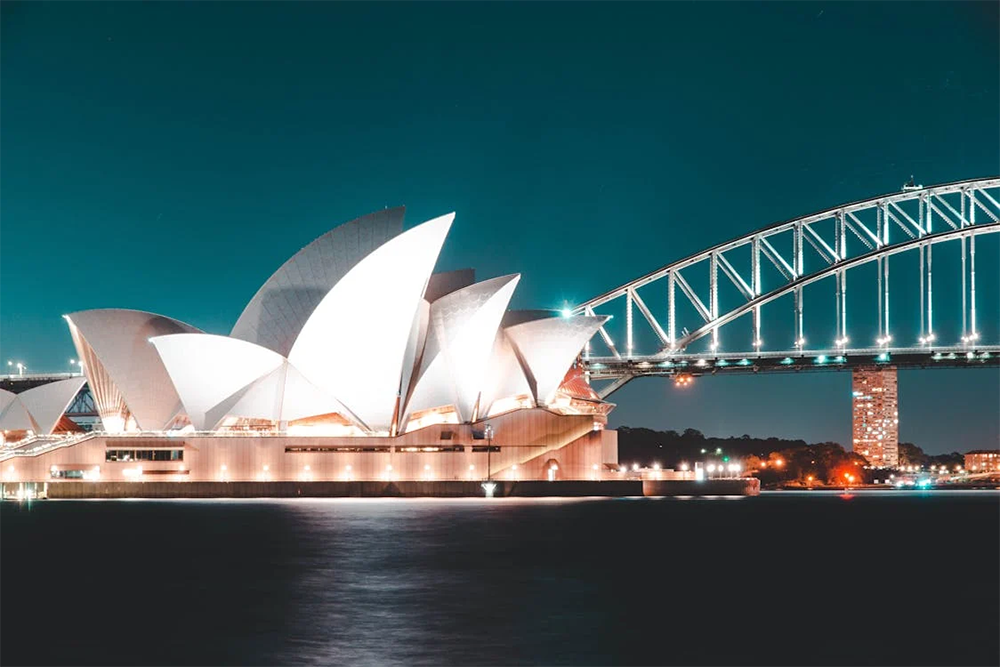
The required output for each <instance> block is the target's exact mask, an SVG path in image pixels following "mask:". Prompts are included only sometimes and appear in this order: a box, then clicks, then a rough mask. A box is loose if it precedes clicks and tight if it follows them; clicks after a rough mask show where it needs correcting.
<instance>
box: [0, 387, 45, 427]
mask: <svg viewBox="0 0 1000 667" xmlns="http://www.w3.org/2000/svg"><path fill="white" fill-rule="evenodd" d="M0 431H35V432H36V433H38V432H40V431H39V428H38V424H36V423H35V421H34V420H33V419H32V418H31V415H30V414H29V413H28V410H27V408H25V407H24V404H23V403H21V401H19V400H18V399H17V394H15V393H14V392H12V391H7V390H6V389H0Z"/></svg>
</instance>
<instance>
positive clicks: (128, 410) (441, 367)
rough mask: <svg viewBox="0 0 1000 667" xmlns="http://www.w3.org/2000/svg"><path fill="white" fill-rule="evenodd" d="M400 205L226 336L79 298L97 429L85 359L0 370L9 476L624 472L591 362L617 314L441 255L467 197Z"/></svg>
mask: <svg viewBox="0 0 1000 667" xmlns="http://www.w3.org/2000/svg"><path fill="white" fill-rule="evenodd" d="M403 212H404V211H403V209H402V208H395V209H386V210H384V211H378V212H376V213H373V214H370V215H367V216H363V217H361V218H358V219H356V220H353V221H351V222H348V223H346V224H343V225H340V226H339V227H336V228H334V229H333V230H331V231H329V232H327V233H326V234H324V235H322V236H320V237H319V238H317V239H316V240H314V241H313V242H312V243H310V244H309V245H307V246H306V247H304V248H303V249H302V250H300V251H299V252H298V253H296V254H295V255H294V256H293V257H291V258H290V259H289V260H288V261H287V262H285V263H284V264H283V265H282V266H281V267H280V268H279V269H278V270H277V271H276V272H275V273H274V274H273V275H272V276H271V277H270V278H269V279H268V280H267V282H265V283H264V285H263V286H262V287H261V288H260V290H258V292H257V293H256V295H254V297H253V298H252V299H251V300H250V302H249V304H248V305H247V306H246V308H245V309H244V311H243V313H242V314H241V315H240V317H239V320H238V321H237V323H236V325H235V326H234V327H233V330H232V332H231V333H230V335H228V336H221V335H210V334H207V333H204V332H202V331H200V330H198V329H197V328H195V327H193V326H191V325H189V324H185V323H184V322H180V321H177V320H174V319H171V318H169V317H165V316H162V315H156V314H153V313H148V312H143V311H136V310H123V309H100V310H88V311H82V312H77V313H72V314H70V315H66V316H65V319H66V323H67V324H68V326H69V330H70V334H71V336H72V339H73V343H74V345H75V347H76V351H77V355H78V358H79V359H80V360H81V361H82V367H83V371H84V373H85V375H86V382H87V383H88V385H89V389H90V392H91V395H92V396H93V399H94V405H95V410H96V412H97V413H98V415H99V417H100V429H97V430H95V431H94V432H92V433H84V434H80V433H73V434H65V433H61V431H64V430H65V428H63V427H65V426H66V425H67V422H68V420H66V419H63V417H64V413H65V411H66V408H67V406H68V404H69V403H70V401H71V400H72V398H73V396H74V395H75V394H76V392H77V391H78V390H79V389H80V387H81V386H82V384H83V378H72V379H69V380H63V381H58V382H54V383H52V384H47V385H44V386H42V387H39V388H36V389H31V390H29V391H25V392H23V393H22V394H20V395H17V396H15V395H14V394H12V393H11V392H7V391H3V390H0V431H3V439H4V443H5V444H4V446H3V447H2V449H0V473H2V479H3V482H5V483H25V482H34V483H38V482H44V483H49V482H67V483H76V482H82V481H101V482H123V481H158V482H188V481H233V482H236V481H366V480H379V481H403V480H426V481H430V480H442V481H443V480H466V481H469V480H478V479H484V478H487V477H490V478H496V479H509V480H529V479H538V480H546V479H547V480H556V479H560V480H565V479H581V480H592V479H599V478H601V477H603V476H604V475H605V473H608V474H610V473H611V472H612V471H613V472H614V473H617V472H618V466H617V463H618V448H617V433H615V432H614V431H607V430H605V425H606V424H607V415H608V413H609V412H610V411H611V410H612V408H613V407H614V405H613V404H611V403H607V402H605V401H603V400H601V398H600V397H599V396H598V395H597V393H595V392H594V391H593V389H591V387H590V385H589V383H588V382H587V379H586V378H585V377H584V375H583V373H582V371H581V370H580V369H579V368H577V359H578V356H579V354H580V352H581V350H582V349H583V347H584V345H585V344H586V343H587V341H588V340H590V338H591V337H592V336H593V335H594V334H595V333H596V332H597V331H598V329H599V328H600V327H601V326H602V325H603V324H604V323H605V321H606V320H607V319H608V318H607V317H604V316H593V315H589V316H588V315H578V316H564V315H560V314H557V313H554V312H552V311H511V310H508V304H509V303H510V299H511V297H512V296H513V293H514V289H515V287H516V286H517V283H518V281H519V279H520V276H519V275H510V276H501V277H498V278H492V279H489V280H485V281H482V282H475V276H474V273H473V271H472V270H471V269H465V270H460V271H452V272H447V273H434V267H435V264H436V263H437V259H438V254H439V252H440V250H441V247H442V245H443V243H444V241H445V238H446V236H447V234H448V232H449V230H450V228H451V224H452V221H453V219H454V214H453V213H452V214H448V215H444V216H441V217H439V218H435V219H433V220H430V221H428V222H425V223H423V224H420V225H417V226H416V227H413V228H411V229H408V230H406V231H404V230H403ZM60 425H61V426H60ZM70 426H72V424H70Z"/></svg>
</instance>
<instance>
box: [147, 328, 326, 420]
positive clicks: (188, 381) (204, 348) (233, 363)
mask: <svg viewBox="0 0 1000 667" xmlns="http://www.w3.org/2000/svg"><path fill="white" fill-rule="evenodd" d="M151 342H152V344H153V345H154V346H155V347H156V350H157V352H159V354H160V357H161V358H162V359H163V363H164V364H165V366H166V368H167V370H168V371H169V372H170V377H171V379H172V380H173V383H174V387H176V389H177V393H178V394H179V396H180V398H181V402H182V403H183V405H184V411H185V412H186V413H187V415H188V418H189V419H190V420H191V424H192V425H193V426H194V427H195V429H197V430H199V431H201V430H211V429H214V428H215V427H217V426H218V425H219V424H220V423H221V422H222V421H223V419H225V418H226V417H227V416H240V417H249V418H254V419H267V420H271V421H283V420H284V421H288V420H293V419H299V418H301V417H307V416H312V415H316V414H326V413H330V412H343V407H342V406H341V405H340V403H338V402H337V401H336V400H335V399H334V398H333V397H331V396H327V395H324V394H323V393H322V392H321V391H320V390H319V389H317V388H316V387H314V386H312V385H311V384H310V383H309V382H308V381H307V380H305V379H304V378H303V377H302V376H301V374H300V373H299V372H298V371H297V370H296V369H295V368H294V367H292V366H291V365H290V364H289V363H288V361H287V360H286V359H285V358H284V357H283V356H281V355H280V354H278V353H277V352H274V351H272V350H269V349H267V348H265V347H262V346H260V345H255V344H253V343H248V342H246V341H242V340H238V339H236V338H229V337H227V336H215V335H211V334H176V335H171V336H159V337H156V338H153V339H152V340H151Z"/></svg>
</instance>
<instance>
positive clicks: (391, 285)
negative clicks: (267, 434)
mask: <svg viewBox="0 0 1000 667" xmlns="http://www.w3.org/2000/svg"><path fill="white" fill-rule="evenodd" d="M454 218H455V214H454V213H449V214H448V215H444V216H441V217H439V218H435V219H433V220H430V221H428V222H425V223H423V224H421V225H418V226H417V227H414V228H413V229H410V230H407V231H405V232H403V233H402V234H400V235H399V236H397V237H395V238H394V239H392V240H390V241H388V242H386V243H385V244H384V245H382V246H381V247H379V248H377V249H376V250H374V251H372V252H371V253H370V254H369V255H368V256H367V257H365V258H364V259H363V260H361V261H360V262H358V264H357V265H356V266H354V268H352V269H351V270H350V271H348V272H347V274H346V275H345V276H344V277H343V278H341V279H340V281H339V282H338V283H337V284H336V285H334V286H333V288H332V289H331V290H330V292H329V293H328V294H327V295H326V296H325V297H323V300H322V301H320V303H319V305H318V306H316V309H315V310H314V311H313V313H312V315H311V316H310V317H309V319H308V320H307V321H306V323H305V325H304V326H303V327H302V331H301V332H300V333H299V336H298V339H297V340H296V341H295V344H294V345H293V346H292V349H291V352H290V353H289V355H288V359H289V361H290V362H291V363H292V364H293V365H294V366H295V367H296V368H298V369H299V370H300V371H302V373H303V375H305V376H306V377H307V378H308V379H309V380H310V381H312V383H313V384H315V385H316V386H317V387H319V388H321V389H323V390H325V391H326V392H327V393H329V394H331V395H333V396H335V397H337V398H338V399H339V400H340V401H341V402H342V403H344V405H346V406H347V408H348V409H349V410H350V411H351V412H352V413H353V414H354V415H356V416H357V417H358V418H359V419H360V420H361V422H362V423H363V425H364V426H365V427H367V428H368V429H369V430H371V431H376V432H389V431H390V430H391V428H392V425H393V418H394V416H395V414H396V409H397V398H398V396H399V392H400V382H401V378H402V375H403V371H404V368H405V367H406V365H407V363H408V362H409V363H412V361H413V360H412V359H408V358H407V355H408V353H410V352H411V351H412V349H413V346H412V338H413V320H414V318H415V317H416V316H417V315H418V311H419V308H420V304H421V302H422V301H423V297H424V290H425V289H426V287H427V281H428V279H429V278H430V275H431V272H432V271H433V270H434V264H435V263H436V262H437V258H438V254H439V253H440V252H441V246H442V245H443V244H444V240H445V237H446V236H447V235H448V230H449V229H450V228H451V223H452V221H453V220H454Z"/></svg>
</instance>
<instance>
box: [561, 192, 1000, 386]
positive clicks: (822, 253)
mask: <svg viewBox="0 0 1000 667" xmlns="http://www.w3.org/2000/svg"><path fill="white" fill-rule="evenodd" d="M997 232H1000V178H986V179H975V180H967V181H958V182H954V183H947V184H943V185H936V186H930V187H919V186H917V187H911V188H905V189H904V190H903V191H901V192H897V193H892V194H887V195H882V196H879V197H874V198H871V199H865V200H862V201H857V202H853V203H850V204H845V205H841V206H837V207H834V208H830V209H826V210H824V211H820V212H818V213H813V214H811V215H807V216H804V217H801V218H795V219H792V220H788V221H784V222H780V223H777V224H773V225H770V226H768V227H764V228H762V229H758V230H756V231H754V232H751V233H750V234H747V235H745V236H741V237H739V238H736V239H732V240H730V241H727V242H725V243H721V244H719V245H716V246H714V247H712V248H709V249H707V250H704V251H702V252H699V253H696V254H694V255H691V256H689V257H686V258H684V259H681V260H679V261H676V262H673V263H671V264H668V265H666V266H663V267H661V268H659V269H657V270H655V271H653V272H651V273H648V274H646V275H644V276H642V277H640V278H637V279H636V280H633V281H631V282H629V283H626V284H624V285H622V286H620V287H618V288H616V289H614V290H611V291H609V292H606V293H605V294H602V295H600V296H598V297H595V298H593V299H591V300H589V301H586V302H584V303H582V304H580V305H578V306H576V307H575V308H573V309H572V312H573V313H574V314H602V312H601V311H604V310H607V309H608V308H609V307H611V308H616V309H617V311H618V312H620V310H621V309H622V307H624V311H625V313H624V314H625V323H624V336H623V339H624V340H623V341H622V347H621V348H619V346H617V345H616V343H615V341H614V339H613V338H612V336H611V334H610V333H609V331H608V328H607V327H602V328H601V329H600V330H599V331H598V334H597V335H596V336H595V338H594V340H593V341H592V344H590V345H588V346H587V349H586V350H585V352H584V358H583V363H584V366H585V368H586V370H587V371H588V373H589V374H590V377H591V379H597V380H610V381H611V384H609V385H607V386H605V387H604V388H602V389H600V393H601V394H602V395H604V396H606V395H608V394H610V393H611V392H613V391H615V390H616V389H618V388H619V387H620V386H622V385H623V384H625V383H626V382H628V381H629V380H631V379H632V378H634V377H638V376H642V375H665V374H676V373H678V372H681V371H682V370H683V371H684V372H689V371H690V372H695V373H699V372H717V370H718V368H720V366H718V364H719V363H721V364H723V365H722V366H721V367H722V368H727V369H728V368H730V367H735V368H739V367H742V368H744V369H747V370H752V371H754V372H756V371H758V370H762V369H763V370H769V369H771V365H773V366H774V369H775V370H783V369H790V368H794V369H801V368H802V367H803V365H805V366H808V367H809V368H810V369H812V368H813V367H816V366H817V364H816V363H815V360H816V359H822V360H824V363H822V364H819V365H820V366H822V367H824V368H828V367H837V366H838V364H837V363H833V364H830V365H827V364H826V363H825V360H827V359H828V358H829V359H838V360H841V362H840V363H841V364H843V365H848V364H850V363H852V362H855V361H860V360H865V358H869V359H868V360H869V361H877V360H880V359H881V360H886V359H889V358H891V356H892V355H894V354H898V355H904V356H905V355H908V354H911V355H914V358H915V359H917V360H921V361H922V360H924V359H925V358H926V359H927V360H930V361H940V360H941V359H942V358H944V359H946V360H947V359H949V358H952V357H951V356H950V355H955V356H954V359H963V360H966V361H968V360H969V359H970V357H969V355H970V353H971V354H972V359H973V360H976V361H977V362H979V361H984V362H987V363H989V364H992V363H994V361H995V360H996V359H997V355H998V352H1000V346H998V345H997V343H1000V341H989V342H987V341H983V340H981V337H980V326H979V324H980V322H979V319H978V317H977V314H978V308H977V293H976V240H977V238H979V237H982V236H983V235H986V234H994V233H997ZM954 241H957V242H958V245H959V247H960V253H961V313H962V315H961V329H960V330H961V336H960V339H959V340H957V341H951V342H950V344H946V343H945V341H942V340H939V337H938V335H937V328H936V326H935V325H936V320H935V312H934V304H935V293H934V271H933V268H934V266H933V260H934V249H935V247H936V246H938V245H939V244H942V243H946V242H954ZM906 252H916V253H917V254H918V255H919V286H918V288H919V304H920V306H919V308H920V316H919V321H920V330H919V335H918V336H917V339H916V340H915V341H908V344H907V345H901V343H902V341H895V340H894V337H893V334H892V328H891V326H890V324H891V322H890V312H891V311H890V308H889V304H890V298H891V295H892V293H891V290H890V278H891V274H890V258H891V257H893V256H895V255H899V254H901V253H906ZM871 264H874V265H875V267H876V276H877V278H876V283H877V284H876V285H875V288H876V290H877V308H876V309H875V311H876V312H875V313H873V315H874V316H875V317H877V331H878V335H877V337H876V338H875V340H874V341H871V343H870V344H869V345H859V343H861V341H852V340H851V337H850V335H849V333H848V331H849V329H848V314H849V312H850V311H849V308H848V272H849V271H850V270H852V269H856V268H858V267H861V266H866V265H871ZM771 267H773V269H772V268H771ZM765 270H767V271H768V273H769V278H770V279H769V280H768V281H764V280H762V273H763V272H764V271H765ZM705 273H707V274H708V277H707V281H706V280H704V274H705ZM692 275H695V276H699V275H700V276H701V277H702V285H698V284H696V283H695V282H694V281H693V280H690V279H689V278H690V276H692ZM823 280H832V281H833V282H834V283H835V287H836V291H835V298H834V303H833V311H834V312H833V313H832V314H833V315H834V318H832V319H834V320H835V322H836V329H835V332H834V335H833V336H831V337H830V340H829V341H827V342H825V343H824V344H821V345H818V346H812V347H811V348H810V347H808V346H807V340H806V336H805V329H804V321H805V316H804V312H805V295H804V288H805V287H806V286H808V285H811V284H813V283H817V282H819V281H823ZM706 282H707V288H706V287H704V286H703V284H704V283H706ZM724 282H728V283H729V284H730V285H731V286H732V287H734V288H735V291H736V292H738V294H739V298H740V302H739V303H737V304H735V305H731V307H728V308H722V307H721V306H720V296H719V294H720V287H721V286H722V285H723V283H724ZM765 282H766V283H767V284H766V287H765ZM654 284H655V286H654V287H652V288H651V287H649V286H650V285H654ZM853 286H854V282H853V280H852V287H853ZM862 287H867V288H868V289H870V288H871V286H870V285H865V283H862ZM907 287H910V285H907ZM641 288H645V289H644V293H645V294H649V291H650V289H653V290H657V291H659V292H660V293H662V292H665V293H666V299H665V301H666V304H665V306H666V307H665V308H661V309H657V308H651V307H650V306H649V305H647V301H646V300H645V299H644V298H643V297H642V296H641V295H640V292H639V290H640V289H641ZM789 296H791V297H792V299H793V309H794V312H793V313H792V315H793V317H792V322H793V323H794V324H793V326H792V327H789V329H790V331H789V334H790V335H788V336H787V337H786V340H785V341H784V342H783V343H784V346H783V347H782V346H779V347H777V348H768V347H766V346H765V345H764V340H763V337H762V328H763V323H764V315H765V312H764V306H766V305H768V304H771V303H772V302H775V301H778V300H779V299H781V298H782V297H789ZM947 296H948V297H952V296H953V295H952V294H948V295H947ZM682 304H683V305H684V307H685V308H687V309H688V311H689V312H690V311H691V310H693V311H694V312H695V313H696V318H697V321H696V322H695V323H694V324H693V325H692V330H690V331H689V330H688V329H687V328H686V327H685V328H681V329H679V328H678V327H679V325H680V322H679V321H678V306H680V305H682ZM664 311H665V312H664ZM744 318H748V319H749V320H750V322H751V328H752V333H751V341H752V342H751V348H750V349H744V350H735V351H734V350H727V349H726V348H725V347H724V346H723V345H722V333H721V332H722V330H723V329H724V327H726V325H729V324H731V323H732V322H734V321H736V320H743V319H744ZM643 323H644V324H643ZM639 326H645V327H646V332H645V333H649V332H651V333H652V336H648V335H647V337H646V339H647V340H649V339H652V340H653V341H654V344H655V347H653V348H650V347H649V346H648V345H646V346H644V347H643V346H641V345H640V343H639V337H638V336H637V335H636V333H637V328H638V327H639ZM702 339H707V340H708V346H707V350H705V351H697V352H695V351H692V345H693V344H695V343H696V342H698V341H702ZM701 344H702V345H704V341H702V343H701ZM601 352H604V354H601ZM934 355H937V356H938V358H937V359H935V358H934ZM942 355H944V356H943V357H942ZM807 357H808V358H811V359H810V360H808V361H807V360H806V359H805V358H807ZM729 358H732V359H733V360H737V359H738V361H735V362H734V363H730V362H728V361H727V359H729ZM789 359H791V360H792V361H791V362H790V363H789ZM768 360H771V361H772V362H773V363H772V364H769V362H768ZM776 360H777V361H776ZM841 367H842V366H841ZM727 372H728V371H727Z"/></svg>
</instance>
